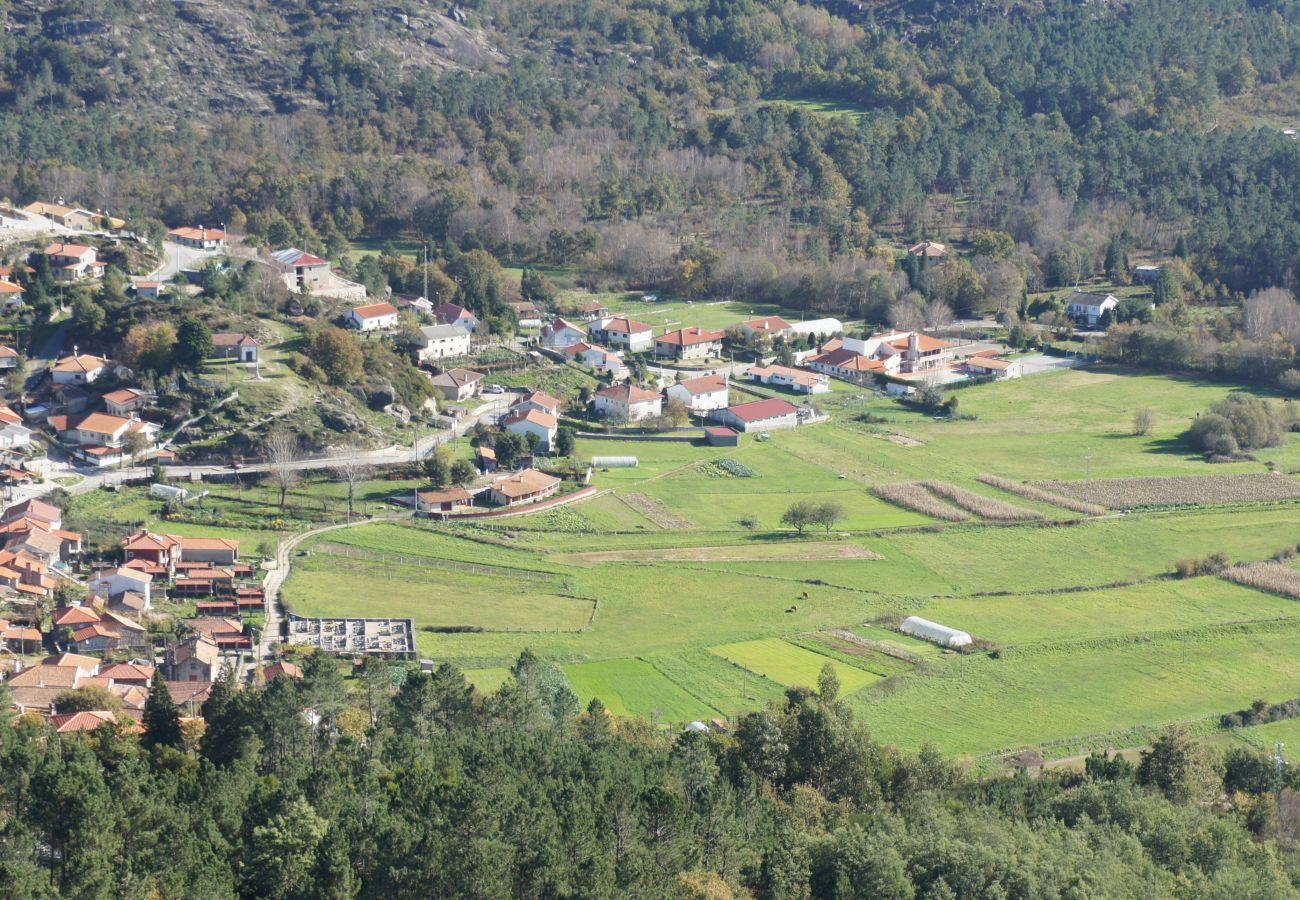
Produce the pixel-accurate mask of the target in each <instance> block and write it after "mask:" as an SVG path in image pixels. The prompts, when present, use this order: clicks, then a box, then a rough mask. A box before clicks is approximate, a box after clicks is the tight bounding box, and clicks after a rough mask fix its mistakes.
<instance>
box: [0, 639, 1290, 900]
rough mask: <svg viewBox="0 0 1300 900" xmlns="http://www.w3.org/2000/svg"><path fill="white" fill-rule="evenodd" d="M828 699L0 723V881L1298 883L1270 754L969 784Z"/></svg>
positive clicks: (288, 699) (526, 679) (451, 689)
mask: <svg viewBox="0 0 1300 900" xmlns="http://www.w3.org/2000/svg"><path fill="white" fill-rule="evenodd" d="M394 675H397V676H398V677H396V678H395V677H393V676H394ZM394 682H400V683H399V684H398V685H397V686H396V687H394ZM3 690H4V688H3V685H0V691H3ZM837 694H838V685H837V684H836V681H835V678H834V674H833V671H832V670H831V668H830V667H829V666H828V667H827V668H826V669H825V670H824V671H823V674H822V677H821V679H820V683H819V684H818V686H817V688H816V689H815V690H811V689H804V688H792V689H790V690H789V691H788V692H787V694H786V698H785V700H784V702H782V703H779V704H775V705H773V706H772V707H771V708H769V709H767V710H763V711H760V712H755V713H751V714H749V715H746V716H744V717H743V718H741V719H740V720H739V721H738V722H737V723H736V724H735V727H734V730H733V731H732V732H731V733H728V734H708V733H684V734H680V735H677V734H671V733H665V732H662V731H659V730H657V729H655V728H654V727H652V726H651V725H650V724H649V723H647V722H644V721H639V720H614V719H611V718H610V717H609V716H608V715H607V714H606V712H605V711H604V710H603V708H601V706H600V705H599V702H598V701H593V702H592V704H591V705H590V706H589V707H588V708H587V709H586V710H585V711H583V712H581V713H580V714H579V712H578V708H577V703H576V700H575V698H574V697H573V695H572V694H571V693H570V692H569V690H568V687H567V685H566V684H565V682H564V681H563V679H562V678H560V677H558V676H557V674H556V673H555V672H554V670H551V669H549V668H548V667H547V665H546V664H543V663H541V662H540V661H539V660H537V659H536V658H535V657H533V656H532V655H531V654H528V653H525V654H524V655H523V656H521V657H520V658H519V660H518V661H517V662H516V664H515V666H514V667H513V669H512V670H511V676H510V677H509V679H508V680H507V681H506V683H505V684H504V685H503V686H502V687H501V688H500V689H499V690H498V691H497V692H496V693H494V694H492V695H490V696H486V697H484V696H482V695H478V694H476V693H475V691H474V690H473V688H471V687H470V685H469V684H468V682H466V681H465V679H464V677H463V676H462V675H461V673H460V672H458V671H457V670H455V669H454V668H452V667H451V666H443V667H441V668H439V669H437V670H436V671H434V672H432V673H422V672H419V671H410V672H407V671H405V670H402V671H398V672H393V671H391V670H389V669H388V668H387V667H386V666H385V665H384V664H382V663H378V664H377V663H376V661H374V660H368V661H367V663H366V665H365V666H364V667H361V668H359V670H358V671H357V672H356V673H355V675H354V676H352V677H349V678H347V679H345V678H344V676H343V674H342V671H341V669H340V667H339V666H338V665H337V663H336V662H335V661H334V660H332V659H330V658H327V657H325V656H323V655H316V656H312V657H309V658H308V659H307V661H306V665H305V673H304V677H303V679H302V680H301V681H295V680H293V679H290V678H288V677H285V676H280V677H278V678H276V679H274V680H273V681H272V682H271V683H270V684H269V685H268V686H266V687H265V688H261V689H256V688H254V689H245V690H239V689H237V688H236V687H235V686H234V685H233V684H232V683H231V681H230V679H229V678H228V677H227V678H225V679H223V680H222V681H221V682H219V683H218V684H217V686H216V687H215V688H214V692H213V695H212V697H211V699H209V700H208V701H207V703H206V704H205V705H204V707H203V709H202V712H203V715H204V717H205V718H206V729H205V730H204V729H201V728H195V727H193V725H191V724H187V723H186V722H184V721H182V720H181V719H180V718H179V717H178V715H177V710H176V708H175V707H174V706H173V705H172V704H171V700H170V696H169V694H168V692H167V690H166V688H165V686H162V683H161V681H158V682H157V683H156V684H155V687H154V689H153V690H152V691H151V695H150V701H149V705H148V707H147V708H146V710H145V714H144V730H143V733H142V734H139V735H136V734H133V733H129V732H130V731H131V729H124V728H115V727H114V726H113V725H111V724H108V725H104V726H101V727H100V729H99V730H97V731H95V732H86V733H82V734H79V735H64V736H60V735H55V734H54V733H53V732H52V731H51V730H50V729H49V727H48V726H47V725H46V724H45V723H44V722H43V721H42V720H41V719H39V718H33V719H31V720H26V719H24V720H22V721H19V722H17V723H9V724H10V725H14V724H16V727H8V726H7V727H3V728H0V884H2V885H4V889H3V893H4V895H5V896H6V897H13V898H29V897H47V896H55V895H58V896H65V897H83V898H92V897H94V898H97V897H121V896H129V897H204V898H221V897H257V898H289V897H294V898H308V897H311V898H322V897H333V898H350V897H384V898H396V897H484V898H486V897H502V898H504V897H538V898H541V897H613V896H619V897H693V898H727V897H731V896H757V897H762V898H799V897H818V898H872V900H883V898H957V897H961V898H1013V897H1014V898H1036V900H1037V898H1051V897H1059V898H1076V897H1100V896H1106V897H1164V896H1180V897H1222V898H1227V897H1232V898H1234V900H1245V898H1255V897H1258V898H1279V897H1288V896H1295V895H1296V893H1297V892H1296V889H1295V887H1294V881H1295V880H1296V879H1297V878H1300V857H1297V855H1296V854H1295V852H1294V851H1293V849H1292V848H1293V846H1294V842H1295V840H1296V839H1297V838H1298V837H1300V807H1297V804H1296V802H1295V798H1296V796H1297V795H1296V794H1295V793H1294V792H1293V791H1291V790H1287V789H1284V786H1283V784H1281V783H1279V781H1278V778H1277V775H1276V774H1275V773H1274V769H1273V766H1272V764H1271V761H1270V760H1269V759H1268V758H1267V757H1265V756H1263V755H1258V754H1256V753H1254V752H1252V751H1250V750H1247V749H1244V748H1239V749H1234V750H1232V751H1229V752H1228V753H1226V754H1224V755H1216V754H1214V753H1212V752H1210V751H1208V750H1206V749H1205V748H1204V746H1203V745H1200V744H1197V743H1195V742H1193V741H1191V740H1189V739H1188V738H1186V737H1185V736H1184V735H1182V734H1180V733H1178V732H1170V733H1168V734H1166V735H1165V736H1164V737H1161V738H1160V739H1158V740H1157V741H1155V743H1154V744H1153V746H1152V748H1151V749H1150V750H1149V751H1147V752H1146V753H1145V754H1144V755H1143V757H1142V758H1141V760H1140V761H1139V762H1138V763H1137V764H1136V765H1134V764H1132V763H1130V762H1128V761H1126V760H1125V759H1123V758H1119V757H1108V756H1107V755H1106V754H1104V753H1095V754H1093V756H1092V757H1090V758H1089V759H1088V760H1087V761H1086V766H1085V771H1083V772H1056V773H1048V774H1045V775H1043V776H1042V777H1036V778H1031V777H1027V776H1026V775H1025V774H1024V773H1023V772H1022V773H1020V774H1018V775H1014V776H1012V775H1010V774H1008V776H1007V777H1000V778H994V779H992V780H984V781H978V780H974V779H972V778H971V776H970V775H969V773H968V772H967V770H966V769H965V768H964V767H963V766H961V765H959V764H955V763H953V762H951V761H946V760H944V759H942V758H941V757H940V756H939V755H938V754H937V753H935V752H934V751H932V750H922V751H921V752H920V753H919V754H918V755H915V756H910V755H904V754H900V753H898V752H896V751H894V750H892V749H890V748H887V747H883V746H881V745H879V744H877V743H875V742H874V741H873V740H872V739H871V736H870V735H869V734H868V733H867V731H866V730H865V729H864V728H863V727H862V726H861V725H858V724H855V723H854V721H853V718H852V715H851V714H850V713H849V712H848V711H847V709H846V708H845V707H844V706H843V705H842V703H841V702H840V701H839V700H838V697H837ZM2 699H3V698H0V700H2ZM5 705H7V703H0V708H3V707H4V706H5ZM304 710H306V712H304ZM1286 777H1287V778H1291V777H1292V775H1288V776H1286ZM1293 786H1294V785H1293ZM1279 790H1280V791H1281V792H1280V794H1279V793H1278V792H1279ZM1279 796H1280V798H1281V800H1280V801H1279V800H1277V799H1275V798H1277V797H1279Z"/></svg>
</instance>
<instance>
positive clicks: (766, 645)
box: [709, 638, 880, 694]
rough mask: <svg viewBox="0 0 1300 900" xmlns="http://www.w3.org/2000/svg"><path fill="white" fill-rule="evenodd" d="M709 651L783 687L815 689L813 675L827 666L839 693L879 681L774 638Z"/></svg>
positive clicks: (827, 658)
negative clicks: (834, 678)
mask: <svg viewBox="0 0 1300 900" xmlns="http://www.w3.org/2000/svg"><path fill="white" fill-rule="evenodd" d="M709 649H710V650H711V651H712V652H714V653H716V654H717V655H718V656H721V657H722V658H723V659H726V660H730V661H731V662H733V663H735V664H736V665H738V666H743V667H744V668H746V669H749V671H751V672H753V673H755V674H756V675H762V676H763V677H764V678H770V679H772V680H773V681H775V682H777V683H779V684H784V685H785V686H787V687H794V686H796V685H800V686H803V687H813V688H815V687H816V686H817V676H818V675H820V674H821V670H822V667H823V666H825V665H826V664H827V663H830V664H831V666H832V667H833V668H834V669H835V675H836V677H838V678H839V680H840V692H841V693H843V694H851V693H853V692H854V691H857V690H860V689H862V688H864V687H866V686H867V685H869V684H871V683H873V682H875V681H879V680H880V676H879V675H876V674H874V673H872V672H867V671H865V670H864V669H859V668H856V667H855V666H851V665H847V664H846V663H843V662H840V661H836V660H832V659H831V658H830V657H828V656H826V655H824V654H822V653H816V652H814V651H812V650H808V649H806V648H804V647H800V646H797V645H795V644H791V643H789V642H787V641H782V640H777V639H775V638H769V639H766V640H759V641H743V642H741V643H736V644H723V645H721V646H717V647H710V648H709Z"/></svg>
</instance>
